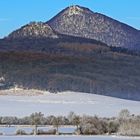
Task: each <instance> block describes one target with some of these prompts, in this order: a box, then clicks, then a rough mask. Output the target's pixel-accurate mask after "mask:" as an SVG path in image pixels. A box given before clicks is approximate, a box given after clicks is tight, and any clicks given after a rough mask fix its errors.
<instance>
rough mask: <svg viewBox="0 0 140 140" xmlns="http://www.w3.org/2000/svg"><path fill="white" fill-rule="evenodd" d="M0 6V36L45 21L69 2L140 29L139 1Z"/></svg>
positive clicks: (35, 1) (30, 0) (27, 1)
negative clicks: (32, 23)
mask: <svg viewBox="0 0 140 140" xmlns="http://www.w3.org/2000/svg"><path fill="white" fill-rule="evenodd" d="M0 5H1V9H0V13H2V14H1V15H0V31H1V32H0V38H3V37H4V36H7V35H8V34H9V33H10V32H12V31H13V30H16V29H18V28H20V27H21V26H23V25H25V24H27V23H29V22H31V21H43V22H46V21H48V20H49V19H51V18H52V17H53V16H55V15H56V14H57V13H59V12H60V11H61V10H62V9H64V8H66V7H68V6H71V5H80V6H83V7H87V8H89V9H91V10H92V11H94V12H98V13H102V14H105V15H107V16H109V17H111V18H114V19H116V20H119V21H121V22H123V23H125V24H128V25H130V26H132V27H134V28H136V29H140V24H139V22H140V13H139V12H138V10H139V5H140V1H139V0H135V2H134V1H131V0H123V1H121V0H118V1H107V0H104V1H102V0H94V1H88V3H87V0H82V1H81V0H71V1H66V0H60V1H59V2H56V0H51V1H48V0H24V1H19V0H12V1H11V0H4V1H0ZM118 9H119V10H118ZM130 9H131V10H130Z"/></svg>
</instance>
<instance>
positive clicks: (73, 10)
mask: <svg viewBox="0 0 140 140" xmlns="http://www.w3.org/2000/svg"><path fill="white" fill-rule="evenodd" d="M47 23H48V24H49V25H50V26H51V27H52V28H53V29H54V30H55V31H57V32H59V33H60V34H66V35H71V36H78V37H84V38H90V39H95V40H98V41H101V42H103V43H105V44H107V45H108V46H115V47H124V48H138V47H139V45H140V41H139V32H138V31H137V30H136V29H134V28H132V27H130V26H128V25H126V24H124V23H121V22H119V21H117V20H115V19H112V18H110V17H108V16H105V15H103V14H100V13H96V12H93V11H91V10H90V9H88V8H85V7H81V6H78V5H72V6H70V7H67V8H66V9H64V10H62V11H61V12H60V13H58V14H57V15H56V16H55V17H53V18H52V19H51V20H49V21H48V22H47Z"/></svg>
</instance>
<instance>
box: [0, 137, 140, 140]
mask: <svg viewBox="0 0 140 140" xmlns="http://www.w3.org/2000/svg"><path fill="white" fill-rule="evenodd" d="M19 139H20V140H50V139H51V140H139V139H140V138H132V137H111V136H0V140H19Z"/></svg>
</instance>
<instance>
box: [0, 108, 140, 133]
mask: <svg viewBox="0 0 140 140" xmlns="http://www.w3.org/2000/svg"><path fill="white" fill-rule="evenodd" d="M0 125H8V126H9V127H10V125H33V126H34V134H59V127H61V126H62V125H63V126H64V125H67V126H68V125H73V126H75V128H76V129H75V132H74V133H75V134H81V135H104V134H108V135H111V134H118V135H125V136H126V135H127V136H140V115H134V114H130V112H129V111H128V110H127V109H124V110H122V111H121V112H120V113H119V115H118V117H112V118H101V117H98V116H89V115H83V116H80V115H77V114H75V113H74V112H70V113H69V114H68V115H67V116H54V115H50V116H44V114H42V113H41V112H39V113H37V112H36V113H32V114H31V115H30V116H26V117H23V118H18V117H10V116H9V117H8V116H5V117H0ZM41 125H42V126H43V125H52V126H53V127H54V129H53V130H49V132H47V131H46V132H45V131H43V130H38V129H37V128H38V126H41ZM17 134H25V132H24V131H23V130H18V131H17Z"/></svg>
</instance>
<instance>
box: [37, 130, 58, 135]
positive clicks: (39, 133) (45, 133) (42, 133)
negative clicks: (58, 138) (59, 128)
mask: <svg viewBox="0 0 140 140" xmlns="http://www.w3.org/2000/svg"><path fill="white" fill-rule="evenodd" d="M37 134H38V135H55V134H56V129H50V130H48V131H44V130H41V129H39V130H38V133H37Z"/></svg>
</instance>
